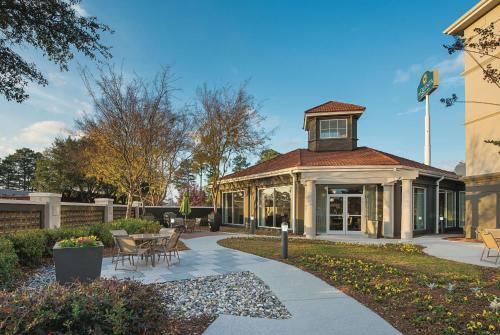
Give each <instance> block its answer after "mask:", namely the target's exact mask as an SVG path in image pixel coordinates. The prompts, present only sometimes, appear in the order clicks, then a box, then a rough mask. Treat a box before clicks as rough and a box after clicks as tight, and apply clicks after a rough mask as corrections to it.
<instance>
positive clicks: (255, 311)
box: [157, 271, 291, 319]
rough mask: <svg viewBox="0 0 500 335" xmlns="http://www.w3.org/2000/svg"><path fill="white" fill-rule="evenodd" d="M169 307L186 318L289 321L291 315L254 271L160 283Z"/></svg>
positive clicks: (159, 285)
mask: <svg viewBox="0 0 500 335" xmlns="http://www.w3.org/2000/svg"><path fill="white" fill-rule="evenodd" d="M157 286H158V287H159V288H160V289H161V290H162V291H163V294H164V295H165V299H166V300H167V301H169V302H170V303H169V304H168V306H167V308H168V309H169V310H170V311H171V312H173V313H178V314H181V315H183V316H186V317H191V316H199V315H208V316H217V315H220V314H230V315H239V316H251V317H259V318H271V319H287V318H290V316H291V315H290V313H289V312H288V310H287V309H286V308H285V306H284V305H283V304H282V303H281V302H280V301H279V300H278V298H277V297H276V296H275V295H274V294H273V293H272V292H271V290H270V289H269V287H268V286H267V285H266V284H265V283H264V282H263V281H262V280H261V279H260V278H259V277H257V276H256V275H254V274H253V273H251V272H248V271H244V272H236V273H230V274H226V275H220V276H209V277H201V278H195V279H187V280H180V281H175V282H167V283H162V284H157Z"/></svg>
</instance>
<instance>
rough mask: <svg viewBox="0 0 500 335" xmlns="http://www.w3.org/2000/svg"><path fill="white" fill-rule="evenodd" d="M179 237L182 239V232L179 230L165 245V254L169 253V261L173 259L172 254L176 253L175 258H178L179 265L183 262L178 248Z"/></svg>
mask: <svg viewBox="0 0 500 335" xmlns="http://www.w3.org/2000/svg"><path fill="white" fill-rule="evenodd" d="M179 237H181V232H180V231H179V230H176V231H175V232H174V233H173V234H172V236H170V238H169V239H168V241H167V244H166V245H165V254H166V253H168V257H169V259H172V253H174V256H177V259H178V260H179V263H180V262H181V258H180V256H179V250H178V248H177V244H178V243H179Z"/></svg>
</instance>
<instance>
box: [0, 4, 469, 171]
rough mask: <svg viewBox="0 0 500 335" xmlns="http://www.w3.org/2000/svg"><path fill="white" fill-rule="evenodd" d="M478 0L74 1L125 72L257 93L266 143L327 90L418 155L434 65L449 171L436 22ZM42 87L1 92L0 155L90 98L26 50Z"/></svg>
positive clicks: (394, 143) (296, 129)
mask: <svg viewBox="0 0 500 335" xmlns="http://www.w3.org/2000/svg"><path fill="white" fill-rule="evenodd" d="M475 3H476V1H472V0H463V1H456V0H440V1H435V0H434V1H432V0H428V1H424V0H421V1H418V2H416V1H375V0H373V1H362V0H360V1H347V0H346V1H324V2H321V1H186V0H183V1H148V2H138V1H120V2H118V1H91V0H87V1H83V2H82V4H81V6H80V8H79V10H80V11H81V13H82V14H84V15H95V16H97V17H98V18H99V20H100V21H102V22H104V23H106V24H108V25H109V26H111V28H112V29H113V30H115V33H114V34H113V35H109V36H105V40H104V41H105V43H107V44H109V45H111V46H112V47H113V50H112V53H113V56H114V57H113V60H112V62H113V63H115V64H117V65H119V66H122V67H123V70H124V71H125V72H126V73H131V74H132V73H134V72H135V73H137V74H139V75H141V76H145V77H151V76H153V75H154V73H155V72H156V71H158V69H160V67H161V66H164V65H170V66H171V67H172V70H173V73H174V74H175V76H176V78H177V80H176V81H175V87H176V88H177V89H178V90H177V91H176V92H175V97H174V101H173V102H174V104H175V105H177V106H180V105H182V104H184V103H190V102H192V101H193V100H194V98H195V92H196V88H197V87H198V86H200V85H202V84H203V83H207V84H209V85H222V84H233V85H234V86H238V85H239V84H240V83H242V82H243V81H245V80H247V79H250V83H249V86H248V89H249V91H250V92H251V93H252V94H253V95H254V96H255V97H256V99H257V100H258V101H259V102H260V103H261V106H262V108H261V112H262V114H263V115H264V116H265V117H267V125H268V128H269V129H271V128H276V131H275V133H274V135H273V136H272V138H271V141H270V143H269V147H272V148H274V149H276V150H278V151H280V152H287V151H290V150H293V149H295V148H298V147H306V145H307V137H306V134H305V132H304V131H303V130H302V121H303V111H304V110H306V109H308V108H310V107H313V106H316V105H318V104H321V103H323V102H325V101H327V100H338V101H342V102H349V103H354V104H360V105H364V106H366V112H365V114H364V115H363V116H362V118H361V120H360V122H359V124H358V126H359V129H358V137H359V139H360V140H359V145H366V146H370V147H373V148H377V149H380V150H384V151H387V152H390V153H393V154H396V155H401V156H404V157H407V158H410V159H414V160H417V161H423V147H424V104H423V103H418V102H417V100H416V87H417V84H418V81H419V79H420V76H421V74H422V73H423V71H425V70H427V69H431V68H439V69H440V72H441V79H440V82H441V85H440V88H439V89H438V90H437V91H436V92H435V93H434V94H433V95H432V97H431V125H432V131H431V134H432V163H433V165H436V166H439V167H443V168H447V169H453V167H454V166H455V165H456V163H457V162H458V161H460V160H463V159H464V156H465V153H464V129H463V118H464V107H463V105H459V106H455V107H452V108H445V107H444V106H442V104H440V103H439V98H440V97H443V96H449V95H451V93H457V94H458V95H459V96H461V97H463V79H462V77H461V76H460V72H461V71H462V69H463V63H462V59H461V57H460V55H452V56H450V55H448V54H447V52H446V50H445V49H444V48H443V47H442V44H443V43H446V42H449V41H450V39H449V37H447V36H445V35H443V33H442V31H443V29H444V28H446V27H447V26H448V25H449V24H450V23H452V22H453V21H454V20H455V19H457V18H458V17H459V16H461V15H462V14H463V13H464V12H465V11H466V10H468V9H469V8H470V7H472V6H473V5H474V4H475ZM21 52H22V54H23V55H25V56H26V57H28V58H29V59H31V60H33V61H36V62H38V64H39V65H40V67H41V69H42V70H43V72H44V73H45V74H46V75H47V77H48V79H49V82H50V84H49V86H47V87H37V86H32V87H30V89H29V93H30V94H31V98H30V99H29V100H28V101H27V102H25V103H23V104H17V103H14V102H7V101H5V100H4V99H3V97H0V157H1V156H4V155H5V154H7V153H10V152H12V151H13V150H15V149H16V148H20V147H22V146H28V147H31V148H34V149H36V150H42V149H43V148H45V147H47V146H48V145H50V143H51V142H52V140H53V139H54V137H56V136H61V135H64V133H65V131H67V130H69V129H71V128H72V127H73V125H74V119H75V118H76V117H78V116H79V115H81V113H82V112H83V111H91V110H92V104H91V102H90V99H89V97H88V96H87V94H86V92H85V89H84V87H83V84H82V81H81V79H80V76H79V74H78V71H77V62H79V63H80V64H82V65H88V66H89V67H90V69H91V70H92V69H94V68H95V67H94V66H93V64H92V63H90V62H88V61H87V60H85V59H84V58H82V57H80V56H77V57H76V59H75V61H74V62H72V64H71V67H70V71H69V72H63V73H61V72H59V71H58V68H57V67H56V66H54V65H52V64H51V63H49V62H48V61H45V60H43V58H41V56H40V55H39V54H38V53H37V52H36V51H33V50H31V49H29V48H24V49H22V50H21Z"/></svg>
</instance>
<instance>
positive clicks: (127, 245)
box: [115, 236, 154, 271]
mask: <svg viewBox="0 0 500 335" xmlns="http://www.w3.org/2000/svg"><path fill="white" fill-rule="evenodd" d="M116 242H117V243H118V247H119V251H118V255H117V257H120V256H121V258H122V267H123V266H125V264H124V262H125V257H127V256H128V261H129V264H132V265H134V266H135V271H137V262H134V256H141V257H145V258H146V265H147V264H148V258H149V257H154V253H152V252H151V251H152V249H151V241H147V242H144V243H141V244H139V245H137V244H136V243H135V240H134V239H133V238H131V237H128V236H117V237H116ZM118 263H119V260H117V262H116V265H115V270H117V269H118ZM120 270H130V269H127V268H122V269H120Z"/></svg>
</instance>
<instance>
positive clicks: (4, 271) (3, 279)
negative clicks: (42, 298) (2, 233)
mask: <svg viewBox="0 0 500 335" xmlns="http://www.w3.org/2000/svg"><path fill="white" fill-rule="evenodd" d="M18 266H19V264H18V260H17V255H16V251H15V250H14V246H13V245H12V242H11V241H9V240H8V239H6V238H3V237H0V289H8V288H10V287H12V286H13V284H14V283H15V281H16V279H17V277H18V276H19V268H18Z"/></svg>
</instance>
